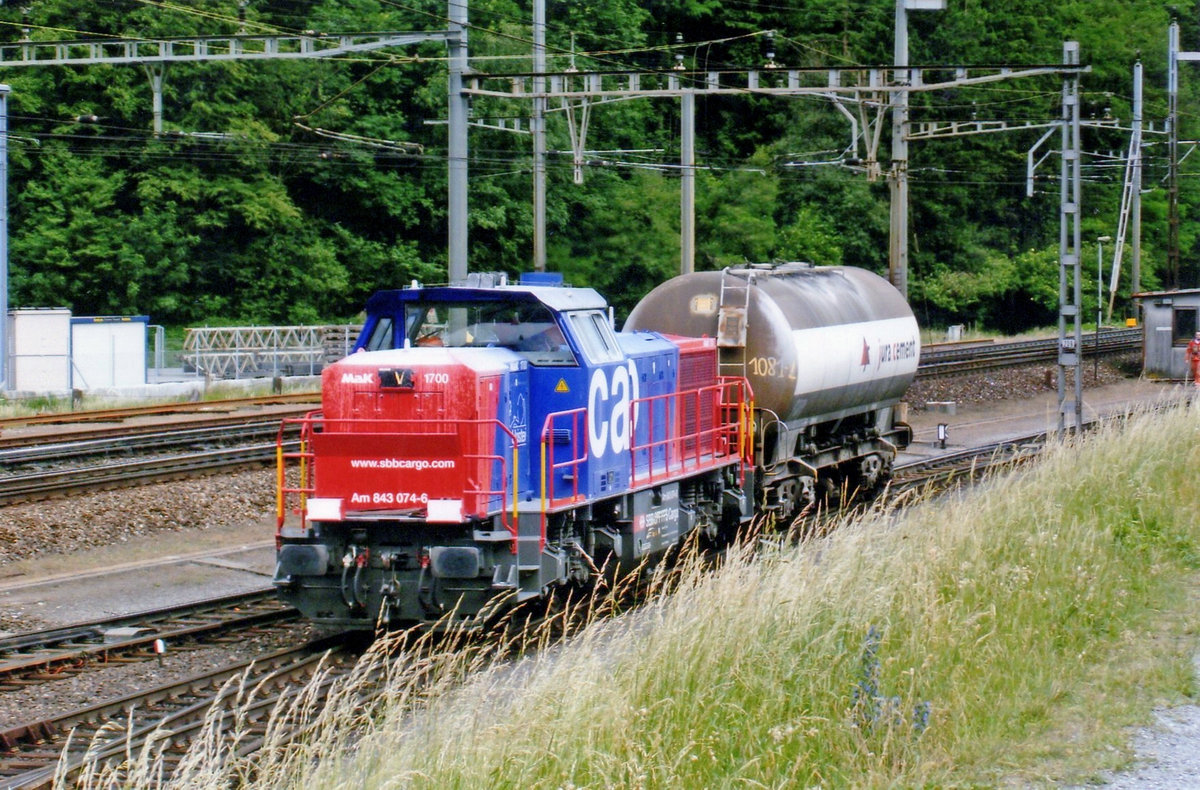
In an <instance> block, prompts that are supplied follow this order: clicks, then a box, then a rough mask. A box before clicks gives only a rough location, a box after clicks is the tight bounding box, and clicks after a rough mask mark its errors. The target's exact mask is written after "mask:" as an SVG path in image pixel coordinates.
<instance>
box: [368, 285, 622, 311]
mask: <svg viewBox="0 0 1200 790" xmlns="http://www.w3.org/2000/svg"><path fill="white" fill-rule="evenodd" d="M497 299H515V300H518V301H530V302H541V303H542V304H544V305H546V306H547V307H549V308H550V309H551V310H555V311H563V310H603V309H605V308H607V307H608V303H607V302H606V301H604V297H602V296H601V295H600V294H599V293H597V292H596V291H595V289H593V288H564V287H560V286H543V285H501V286H497V287H495V288H464V287H461V286H453V285H446V286H436V287H432V288H405V289H403V290H391V291H377V292H376V293H374V294H373V295H372V296H371V298H370V299H368V300H367V310H368V311H369V312H392V311H395V310H396V309H397V308H399V307H401V306H402V305H403V304H404V303H405V302H420V301H439V302H490V301H496V300H497Z"/></svg>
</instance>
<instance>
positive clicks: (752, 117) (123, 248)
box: [0, 0, 1200, 329]
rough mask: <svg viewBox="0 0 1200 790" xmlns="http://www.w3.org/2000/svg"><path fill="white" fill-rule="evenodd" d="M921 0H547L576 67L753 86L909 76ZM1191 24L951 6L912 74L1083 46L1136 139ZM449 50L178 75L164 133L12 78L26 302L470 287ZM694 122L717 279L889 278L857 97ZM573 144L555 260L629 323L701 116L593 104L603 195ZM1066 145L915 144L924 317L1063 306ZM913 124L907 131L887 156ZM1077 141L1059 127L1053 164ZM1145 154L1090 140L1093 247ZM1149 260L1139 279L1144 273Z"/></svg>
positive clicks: (4, 27) (115, 89)
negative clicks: (1129, 164) (454, 196)
mask: <svg viewBox="0 0 1200 790" xmlns="http://www.w3.org/2000/svg"><path fill="white" fill-rule="evenodd" d="M239 5H242V6H243V13H244V17H245V20H244V22H242V21H239V18H238V14H239ZM1193 5H1194V4H1192V3H1175V7H1176V8H1178V9H1179V10H1180V11H1181V13H1183V14H1184V16H1183V19H1182V25H1183V34H1182V39H1183V42H1184V48H1185V49H1189V48H1194V47H1196V46H1200V31H1198V30H1197V25H1196V13H1194V11H1195V9H1194V8H1191V6H1193ZM894 8H895V4H894V2H893V0H795V1H794V2H791V3H787V4H769V3H746V2H740V1H738V0H643V1H642V2H634V0H588V2H564V1H563V0H549V2H548V5H547V18H548V20H549V25H548V44H549V47H550V49H551V52H552V56H551V58H550V64H549V68H550V69H551V70H561V69H565V68H567V67H568V66H570V65H571V64H572V63H574V64H575V65H576V66H577V67H579V68H606V69H607V68H627V67H638V68H665V67H669V66H671V65H673V64H674V63H675V58H676V56H677V55H680V56H682V58H683V64H684V65H685V66H687V67H696V68H704V69H712V68H718V67H722V66H729V67H747V66H756V65H761V64H762V63H763V62H764V61H765V59H766V58H767V57H768V51H773V52H774V57H775V61H776V62H777V63H779V64H780V65H785V66H793V65H794V66H841V65H856V64H857V65H875V64H885V63H889V62H891V60H892V24H893V15H894ZM446 12H447V7H446V0H407V1H406V2H391V1H389V0H305V1H304V2H289V3H281V2H268V1H267V0H249V2H246V3H244V4H242V3H239V0H178V1H177V2H173V3H160V2H152V1H151V0H87V2H84V0H31V1H30V2H27V3H16V4H3V5H2V6H0V43H7V42H15V41H18V40H19V39H21V37H22V36H28V37H29V38H31V39H34V40H46V41H51V40H76V39H96V38H101V37H103V38H113V37H116V38H122V37H124V38H153V37H170V36H189V35H227V34H231V33H236V32H238V31H239V30H241V29H244V30H245V31H246V32H248V33H266V34H271V33H280V34H289V33H296V32H300V31H320V32H349V31H370V30H394V31H402V30H439V29H444V28H445V26H446V19H445V15H446ZM530 18H531V9H530V4H529V3H528V2H522V3H517V2H515V1H514V0H474V2H472V3H471V4H470V19H471V23H472V27H471V31H470V52H471V56H472V68H473V69H475V70H477V71H481V72H500V71H525V70H528V69H529V68H530V65H529V51H530V44H529V39H530ZM1168 21H1169V13H1168V10H1167V5H1166V4H1165V3H1163V2H1161V0H1055V2H1049V0H1006V1H1005V2H1000V0H949V8H948V10H946V11H943V12H913V13H912V14H910V26H909V30H910V42H911V44H910V46H911V62H912V63H914V64H1053V63H1059V62H1061V58H1062V41H1063V40H1064V39H1075V40H1078V41H1080V42H1081V46H1082V52H1083V61H1084V62H1085V63H1087V64H1090V65H1091V67H1092V71H1091V72H1090V73H1089V74H1087V75H1086V76H1085V77H1084V79H1083V83H1082V86H1083V91H1084V95H1083V113H1084V116H1085V118H1099V117H1103V116H1104V115H1106V114H1111V115H1112V116H1115V117H1117V118H1121V119H1125V120H1128V118H1129V115H1130V97H1131V94H1132V88H1131V66H1132V64H1133V62H1134V61H1135V60H1136V59H1137V57H1138V54H1139V53H1140V54H1141V57H1142V58H1143V61H1144V63H1145V66H1146V98H1147V101H1146V119H1147V121H1154V122H1157V124H1158V127H1159V129H1161V127H1162V121H1163V119H1165V117H1166V94H1165V84H1166V62H1165V61H1166V39H1167V25H1168ZM766 31H774V37H773V39H770V38H768V36H767V35H766V34H765V33H766ZM677 41H681V42H683V43H682V45H677V44H676V42H677ZM769 42H770V43H769ZM444 56H445V48H444V46H443V45H441V44H438V43H426V44H422V45H418V46H412V47H408V48H404V49H392V50H379V51H374V52H363V53H361V54H359V55H357V56H355V57H343V58H337V59H326V60H286V61H285V60H276V61H268V62H261V61H227V62H206V63H172V64H169V65H168V66H167V67H166V68H165V71H164V76H163V86H164V96H163V99H164V100H163V126H164V133H163V134H161V135H158V136H156V135H154V134H153V133H152V131H151V130H152V122H153V117H152V105H151V88H150V81H149V79H148V78H147V71H146V69H145V68H143V67H141V66H137V65H116V66H112V65H103V66H100V65H90V66H71V67H36V68H24V67H8V68H6V70H5V71H6V73H5V74H4V75H3V78H4V80H5V81H6V82H7V83H8V84H9V85H10V86H11V88H12V93H11V94H10V100H9V114H10V119H9V128H10V134H11V137H10V146H9V158H10V162H9V179H10V190H9V195H10V217H9V232H10V253H11V261H10V275H11V296H10V304H13V305H21V306H25V305H67V306H70V307H71V308H73V309H74V311H75V312H76V313H78V314H130V313H135V314H149V315H150V316H151V317H152V319H153V320H154V321H155V322H158V323H168V324H182V323H201V322H215V323H227V322H257V323H275V322H310V321H318V320H335V319H341V318H347V317H350V316H352V315H353V314H354V313H355V312H356V311H357V310H358V309H359V306H360V305H361V304H362V302H363V300H364V298H365V296H366V295H367V294H368V293H369V292H371V291H372V290H374V289H376V288H380V287H393V286H396V285H398V284H401V283H406V282H408V281H410V280H412V279H414V278H415V279H419V280H422V281H425V282H439V281H443V280H445V278H446V274H445V272H446V235H447V229H446V181H447V175H446V161H447V160H446V127H445V125H444V123H441V122H442V121H444V120H445V118H446V73H445V57H444ZM1191 70H1192V69H1191V67H1190V66H1188V65H1187V64H1185V68H1184V70H1183V75H1182V77H1181V80H1180V84H1181V91H1182V94H1181V101H1180V109H1181V130H1182V137H1183V138H1184V139H1185V140H1186V139H1189V136H1190V135H1191V134H1192V132H1191V131H1190V129H1191V128H1192V127H1195V126H1196V125H1197V124H1196V123H1195V120H1194V117H1193V115H1194V113H1195V108H1196V107H1197V103H1198V101H1200V74H1192V73H1189V71H1191ZM1061 88H1062V84H1061V80H1059V79H1057V78H1035V79H1029V80H1024V81H1008V82H998V83H995V84H993V85H991V86H988V87H976V88H973V89H970V90H966V89H959V90H945V91H938V92H933V93H926V94H921V95H920V96H918V97H916V98H914V100H913V114H912V117H913V120H914V122H920V121H927V120H968V119H977V120H1008V121H1026V120H1028V121H1031V122H1034V123H1039V122H1040V123H1044V122H1046V121H1049V120H1053V119H1056V118H1058V117H1059V116H1060V114H1061ZM529 109H530V108H529V105H528V104H527V103H525V102H520V101H516V100H512V99H507V100H497V99H488V100H484V99H477V100H475V101H474V102H473V103H472V110H471V112H472V119H473V121H475V122H476V124H477V125H476V126H474V127H473V128H472V130H471V136H470V156H471V160H470V165H469V167H470V195H469V200H470V211H471V213H470V219H469V224H470V248H469V249H470V253H469V254H470V267H471V269H472V270H496V269H500V270H507V271H509V272H519V271H522V270H526V269H528V268H529V267H530V260H531V257H532V252H531V250H532V205H531V203H532V201H531V194H532V189H531V174H530V167H531V153H530V143H529V137H528V136H527V135H522V134H515V133H513V132H512V131H505V130H501V129H499V128H497V127H499V126H501V121H506V122H511V120H512V119H514V118H525V117H527V116H528V113H529ZM697 110H698V112H697V137H698V140H697V152H698V160H699V164H700V165H701V167H702V168H704V169H703V170H702V171H701V175H700V177H699V178H698V179H697V200H696V216H697V267H698V268H717V267H721V266H726V265H729V264H733V263H738V262H742V261H746V260H749V261H766V260H775V259H789V260H795V259H805V260H812V261H814V262H816V263H822V264H836V263H845V264H855V265H860V266H865V267H867V268H871V269H874V270H876V271H879V272H883V271H886V268H887V233H888V190H887V185H886V183H885V181H884V180H883V179H881V178H880V179H874V180H872V179H870V178H868V177H867V175H866V174H865V173H864V172H863V170H864V169H863V168H862V167H859V166H852V165H856V163H855V162H854V161H852V160H855V159H858V158H860V157H862V155H863V152H864V150H865V149H864V147H863V144H862V142H861V141H860V142H859V143H858V144H857V146H856V148H855V149H849V145H850V133H849V128H850V127H849V124H848V123H847V122H846V120H845V118H844V116H843V114H841V113H839V112H838V110H837V109H836V108H835V107H833V106H832V105H831V104H830V103H829V102H827V101H824V100H816V99H812V98H795V99H770V98H764V97H751V96H745V97H741V96H736V97H728V96H726V97H719V98H704V97H701V98H699V99H698V100H697ZM856 112H857V111H856ZM871 115H872V113H871V111H870V110H867V111H865V114H864V115H863V116H862V117H868V118H869V117H871ZM506 125H508V126H511V123H507V124H506ZM1126 125H1127V124H1126ZM522 126H523V127H524V126H525V124H522ZM548 130H549V147H550V149H551V151H552V155H551V156H550V160H549V206H548V243H547V248H548V262H549V268H551V269H553V270H559V271H562V272H564V274H565V275H566V277H567V279H568V280H569V281H571V282H574V283H578V284H589V285H593V286H595V287H596V288H598V289H599V290H601V291H602V292H604V293H606V294H608V295H609V296H611V297H612V298H613V299H614V301H615V302H616V304H617V305H618V309H619V311H624V310H626V309H628V307H629V306H630V305H632V303H633V302H634V301H636V299H637V298H638V297H639V296H640V294H641V293H643V292H644V291H645V290H646V289H648V288H649V287H651V286H652V285H654V284H655V283H657V282H659V281H661V280H662V279H664V278H666V277H668V276H670V275H671V274H672V273H673V272H675V271H677V270H678V266H679V224H680V219H679V190H678V167H677V164H678V161H679V107H678V103H677V102H675V101H672V100H668V99H645V100H635V101H623V102H610V103H605V104H599V105H597V106H595V107H594V109H593V112H592V118H591V122H590V126H589V129H588V137H587V140H586V148H587V151H588V153H587V154H586V164H585V166H584V167H583V175H584V180H583V183H582V184H576V183H574V182H573V175H574V167H573V164H572V161H571V154H570V151H571V145H570V141H569V137H568V133H567V124H566V120H565V118H564V113H561V112H556V113H552V114H551V116H550V118H549V123H548ZM1043 131H1044V128H1033V129H1029V130H1025V131H1019V132H1010V133H1004V134H989V135H973V136H968V137H957V138H949V139H944V140H931V141H919V142H914V143H913V144H912V146H911V184H912V202H911V214H912V217H911V228H912V236H911V242H910V244H911V262H912V263H911V267H912V268H911V275H910V296H911V298H912V301H913V303H914V306H915V307H916V308H917V310H918V312H919V313H920V315H921V317H922V318H923V319H925V320H928V321H932V322H949V323H953V322H979V323H983V324H988V325H991V326H995V327H1001V328H1005V329H1020V328H1023V327H1025V326H1028V325H1036V324H1044V323H1047V322H1048V321H1050V320H1052V319H1053V316H1054V314H1055V310H1056V306H1057V298H1058V296H1057V294H1058V263H1057V255H1058V237H1059V217H1058V191H1059V190H1058V159H1057V157H1056V156H1050V157H1048V158H1047V159H1046V160H1045V161H1044V162H1042V164H1041V165H1040V167H1039V168H1038V172H1037V175H1038V180H1037V193H1036V195H1035V196H1034V197H1033V198H1032V199H1030V198H1027V197H1026V196H1025V161H1026V152H1027V151H1028V150H1029V148H1030V147H1031V146H1032V145H1033V144H1034V143H1035V142H1036V141H1037V139H1038V137H1040V136H1041V134H1042V133H1043ZM889 137H890V130H889V129H888V127H887V126H886V124H885V126H884V129H883V136H882V139H883V143H882V145H881V147H880V150H879V152H880V158H881V159H882V160H883V165H884V168H885V169H886V166H887V157H888V153H887V148H888V139H889ZM1149 142H1150V143H1151V145H1150V146H1149V148H1148V149H1147V152H1148V156H1149V160H1148V169H1147V174H1146V179H1145V184H1146V187H1147V189H1148V190H1149V191H1148V192H1147V193H1146V195H1145V196H1144V201H1145V203H1144V217H1143V221H1144V231H1143V239H1144V260H1143V273H1142V284H1143V287H1147V288H1148V287H1154V286H1157V285H1160V284H1162V285H1167V284H1171V279H1172V278H1171V277H1170V275H1169V273H1168V272H1167V271H1166V258H1167V254H1166V244H1167V201H1166V192H1165V188H1164V181H1163V178H1164V176H1165V174H1166V145H1165V144H1164V138H1163V136H1162V135H1150V136H1149ZM1056 145H1057V137H1054V138H1052V140H1051V141H1050V142H1048V143H1047V144H1046V145H1044V146H1043V148H1042V149H1041V150H1040V151H1039V155H1040V154H1044V153H1046V152H1047V151H1048V150H1051V149H1053V148H1054V147H1055V146H1056ZM1127 146H1128V133H1127V132H1126V131H1123V130H1094V129H1093V130H1085V133H1084V141H1083V147H1084V149H1085V151H1087V152H1088V154H1087V156H1086V158H1085V160H1084V177H1085V190H1084V200H1083V207H1084V213H1083V217H1084V219H1083V234H1084V238H1085V240H1088V245H1087V246H1085V250H1084V253H1085V255H1087V254H1089V253H1088V250H1090V251H1091V252H1090V255H1091V256H1092V257H1091V258H1090V259H1089V258H1085V260H1091V261H1095V246H1094V242H1092V241H1091V240H1094V239H1095V238H1097V237H1099V236H1102V235H1108V236H1115V235H1116V227H1117V218H1118V209H1119V203H1120V193H1121V178H1122V175H1123V168H1122V167H1121V166H1120V162H1119V157H1121V156H1122V155H1123V149H1124V148H1126V147H1127ZM1181 148H1182V149H1183V150H1184V151H1186V150H1187V149H1186V147H1181ZM1114 157H1115V158H1114ZM1195 168H1196V166H1195V165H1194V164H1192V162H1191V161H1190V160H1185V161H1184V164H1183V178H1182V179H1181V181H1182V197H1181V215H1182V217H1183V222H1182V223H1181V230H1180V238H1181V248H1182V256H1181V258H1182V261H1183V266H1182V267H1181V272H1180V278H1179V284H1180V285H1182V286H1185V287H1186V286H1195V285H1198V284H1200V282H1198V280H1197V278H1198V277H1200V266H1197V264H1196V263H1195V261H1197V260H1200V256H1198V255H1197V253H1198V252H1200V236H1198V235H1197V233H1196V232H1195V230H1194V223H1193V222H1191V221H1190V220H1191V218H1192V217H1194V216H1196V215H1197V213H1198V212H1200V191H1198V190H1197V189H1196V188H1195V186H1194V184H1193V183H1192V181H1193V179H1191V178H1190V176H1191V175H1192V174H1193V173H1195V172H1197V171H1196V169H1195ZM1108 253H1111V248H1106V255H1107V254H1108ZM1125 262H1126V268H1125V271H1126V272H1127V271H1128V254H1127V255H1126V256H1125ZM1106 267H1107V262H1106ZM1085 271H1087V269H1086V267H1085ZM1084 290H1085V292H1087V291H1089V290H1093V291H1094V289H1089V288H1086V287H1085V289H1084ZM1123 291H1124V292H1125V293H1128V278H1127V277H1125V278H1124V282H1123ZM1092 298H1093V299H1094V297H1092Z"/></svg>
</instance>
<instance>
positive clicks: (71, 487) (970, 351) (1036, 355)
mask: <svg viewBox="0 0 1200 790" xmlns="http://www.w3.org/2000/svg"><path fill="white" fill-rule="evenodd" d="M1140 343H1141V330H1138V329H1119V330H1104V331H1102V332H1101V333H1100V334H1099V336H1098V337H1097V336H1095V335H1089V336H1086V337H1085V339H1084V343H1083V345H1084V353H1085V355H1086V354H1088V353H1092V352H1093V351H1094V352H1095V353H1097V354H1100V355H1114V354H1124V353H1129V352H1131V351H1133V350H1135V349H1136V348H1138V347H1139V346H1140ZM1057 353H1058V340H1057V339H1056V338H1051V339H1046V340H1030V341H1021V342H1016V343H979V342H971V343H955V344H944V345H935V346H929V347H926V348H925V349H923V350H922V352H921V363H920V367H919V368H918V372H917V375H918V377H922V378H925V377H935V376H942V375H957V374H961V373H968V372H976V371H979V370H984V369H991V368H999V367H1011V366H1015V365H1024V364H1034V363H1039V362H1050V361H1054V360H1056V358H1057ZM317 398H318V394H317V393H297V394H291V395H275V396H268V397H263V398H240V399H234V400H229V401H214V402H210V403H186V404H160V405H155V406H146V407H138V408H127V409H111V410H104V411H89V412H74V413H68V414H56V415H35V416H31V417H18V418H9V419H4V420H0V504H3V503H13V502H20V501H33V500H38V499H46V498H49V497H54V496H63V495H67V494H71V493H75V492H80V491H85V490H92V489H98V488H120V487H124V486H129V485H139V484H144V483H148V482H157V481H163V480H172V479H181V478H186V477H191V476H196V475H205V474H212V473H215V472H219V471H228V470H231V469H236V468H245V467H253V466H260V465H267V464H271V463H273V462H274V460H275V438H276V433H277V430H278V426H279V425H280V422H281V420H282V418H283V417H285V416H294V415H296V414H298V413H302V412H304V411H308V410H309V408H308V407H307V406H306V407H298V408H297V409H295V410H294V411H286V412H285V411H280V412H276V413H273V414H271V415H270V417H269V418H268V417H265V416H263V415H257V416H256V415H230V414H228V412H229V411H232V410H236V409H243V408H259V407H263V406H267V405H280V404H309V405H310V406H311V404H313V403H314V402H315V401H316V400H317ZM215 409H219V410H222V411H223V412H225V413H223V414H220V415H217V416H214V417H212V418H211V419H208V418H204V417H203V416H202V415H204V414H205V412H211V411H213V410H215ZM184 414H186V415H189V421H188V423H187V424H186V425H185V426H183V427H179V426H170V427H168V426H165V425H162V424H158V425H152V426H146V425H132V424H131V425H128V426H125V425H118V426H105V427H103V428H97V427H95V425H96V424H97V423H101V422H112V421H120V420H127V419H131V418H133V417H147V416H152V415H153V416H164V415H165V416H175V417H178V416H180V415H184ZM200 420H203V422H200ZM72 422H77V423H82V424H84V425H87V426H90V427H83V428H81V427H79V425H76V426H75V427H74V428H73V429H72V428H70V427H69V426H68V423H72ZM46 423H54V424H57V425H61V426H63V427H62V429H61V430H59V431H55V432H54V433H52V434H49V435H44V434H43V435H40V436H25V437H20V436H14V435H12V434H11V430H12V429H15V428H17V427H19V426H30V425H35V424H46ZM6 429H8V430H10V434H9V435H7V436H5V435H4V432H5V430H6ZM149 453H156V454H157V455H156V456H155V457H154V458H152V459H146V458H133V457H130V456H133V455H141V456H145V455H146V454H149ZM114 457H119V460H113V458H114ZM95 458H102V459H104V460H103V462H101V463H94V462H91V463H83V462H84V461H85V460H87V459H95ZM36 465H41V468H33V467H35V466H36Z"/></svg>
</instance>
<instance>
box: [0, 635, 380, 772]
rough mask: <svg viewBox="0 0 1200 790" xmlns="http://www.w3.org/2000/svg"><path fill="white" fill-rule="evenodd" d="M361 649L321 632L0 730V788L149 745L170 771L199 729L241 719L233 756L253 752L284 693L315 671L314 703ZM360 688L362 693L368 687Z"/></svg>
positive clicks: (119, 757) (115, 761) (115, 760)
mask: <svg viewBox="0 0 1200 790" xmlns="http://www.w3.org/2000/svg"><path fill="white" fill-rule="evenodd" d="M360 653H361V650H360V647H359V646H357V645H349V644H347V642H346V639H345V636H344V635H336V636H330V637H325V638H322V639H317V640H313V641H310V642H308V643H306V644H304V645H301V646H299V647H297V648H294V649H290V650H284V651H279V652H276V653H273V654H271V655H268V656H262V657H259V658H256V659H254V660H253V661H246V662H239V663H236V664H231V665H228V666H225V667H222V668H220V669H217V670H215V671H213V672H206V673H201V674H198V675H195V676H193V677H190V678H187V679H185V680H183V681H180V682H177V683H170V684H166V685H163V686H159V687H157V688H153V689H149V690H145V691H139V692H137V693H134V694H131V695H128V696H125V697H121V698H119V699H113V700H108V701H105V702H101V703H99V704H96V705H93V706H91V707H88V708H84V709H81V710H76V711H71V712H69V713H65V714H62V715H60V716H55V717H53V718H51V719H47V720H44V721H39V722H34V723H31V724H27V725H22V726H20V727H16V728H12V729H10V730H8V731H7V732H4V733H0V744H4V751H3V752H0V787H3V788H5V790H42V789H43V788H50V787H53V786H54V782H55V777H56V775H57V776H59V777H60V779H61V780H65V784H67V785H70V784H73V781H72V780H73V779H74V778H75V777H77V776H78V775H79V774H80V772H81V771H84V770H89V771H90V770H97V769H100V770H103V769H104V768H105V767H112V766H119V765H120V764H121V763H122V762H123V761H124V760H125V759H126V757H127V756H128V755H134V756H136V755H138V754H140V753H141V751H142V749H143V747H144V746H145V745H146V744H147V743H151V742H153V743H155V744H156V745H157V746H158V747H160V748H162V749H163V754H162V763H163V771H164V773H165V774H166V775H168V776H169V775H170V773H171V772H172V771H173V770H174V769H175V767H176V766H177V765H178V761H179V759H180V758H181V756H182V755H183V753H184V752H185V751H186V749H187V748H188V746H189V745H190V744H191V743H192V742H193V741H194V740H195V738H196V737H197V736H198V735H199V734H200V733H201V732H202V731H203V730H204V728H205V727H217V728H222V729H232V728H233V727H234V726H237V724H239V723H240V725H241V726H243V727H245V728H247V730H248V731H246V732H244V733H243V737H242V738H241V739H240V740H239V742H238V754H239V755H244V754H248V753H252V752H254V751H256V750H258V749H259V748H260V746H261V745H262V743H263V740H264V738H265V735H266V728H267V723H268V721H269V719H270V718H271V714H272V713H274V712H277V708H279V707H281V706H280V703H281V701H282V700H283V699H284V698H285V697H286V696H288V695H294V694H296V693H297V692H299V691H300V690H301V689H303V688H304V687H305V686H306V685H307V684H309V683H310V682H312V679H313V677H314V676H315V675H316V674H317V673H318V672H321V673H322V678H321V681H320V688H319V689H318V693H317V694H316V695H315V696H316V699H314V700H313V702H314V703H315V704H317V705H318V707H319V703H320V698H321V696H322V695H323V694H324V693H327V692H328V690H329V689H330V687H331V685H332V684H333V683H334V682H335V681H336V680H337V679H338V678H340V677H343V676H344V675H345V674H346V673H348V672H349V671H350V670H351V669H352V668H353V667H354V665H355V661H356V660H357V658H358V656H359V655H360ZM250 689H253V690H254V693H252V694H251V693H248V690H250ZM363 690H364V694H369V693H370V691H371V687H370V686H369V685H367V686H365V687H364V689H363ZM307 701H308V700H307V699H306V702H307ZM122 786H123V785H122Z"/></svg>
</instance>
